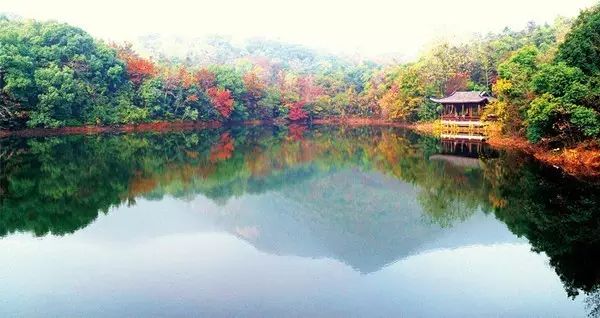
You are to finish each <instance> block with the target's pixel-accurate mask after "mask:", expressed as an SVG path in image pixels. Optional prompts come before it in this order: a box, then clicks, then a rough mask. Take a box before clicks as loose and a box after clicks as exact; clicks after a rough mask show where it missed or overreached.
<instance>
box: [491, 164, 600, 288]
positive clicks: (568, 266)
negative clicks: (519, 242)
mask: <svg viewBox="0 0 600 318" xmlns="http://www.w3.org/2000/svg"><path fill="white" fill-rule="evenodd" d="M502 165H503V166H504V167H503V169H501V173H500V174H497V175H495V180H494V183H495V185H496V186H497V191H498V196H499V197H501V198H503V200H504V201H505V202H506V203H505V204H503V205H502V206H501V207H499V208H497V209H496V216H497V217H498V218H499V219H500V220H502V221H504V222H505V223H506V224H507V225H508V227H509V228H510V230H511V231H512V232H513V233H515V234H517V235H519V236H525V237H526V238H527V239H528V240H529V242H530V243H531V245H532V246H533V248H534V250H535V251H537V252H544V253H546V254H547V255H548V257H549V258H550V265H552V266H553V267H554V268H555V270H556V272H557V274H558V275H559V277H560V278H561V280H562V282H563V283H564V285H565V288H566V290H567V292H568V294H569V295H571V296H575V295H577V294H578V292H579V291H584V292H586V293H589V292H593V291H594V290H596V289H597V287H598V283H600V258H599V257H600V217H599V215H598V212H599V209H598V205H597V204H598V202H600V186H599V185H597V184H589V183H585V182H582V181H578V180H574V179H572V178H568V177H565V176H563V175H561V174H559V173H558V172H557V171H554V170H551V169H546V168H544V167H541V166H539V165H537V164H533V163H531V162H524V161H523V160H516V159H515V158H514V157H511V156H507V157H505V158H504V160H503V161H502ZM499 170H500V169H496V172H498V171H499Z"/></svg>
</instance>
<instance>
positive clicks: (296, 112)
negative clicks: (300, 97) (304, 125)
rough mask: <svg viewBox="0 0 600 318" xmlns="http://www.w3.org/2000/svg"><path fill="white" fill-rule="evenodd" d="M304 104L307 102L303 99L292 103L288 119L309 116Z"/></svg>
mask: <svg viewBox="0 0 600 318" xmlns="http://www.w3.org/2000/svg"><path fill="white" fill-rule="evenodd" d="M304 105H305V103H304V102H303V101H300V102H295V103H293V104H291V106H290V112H289V113H288V119H289V120H291V121H299V120H303V119H306V118H308V113H307V112H306V111H305V110H304V109H303V107H304Z"/></svg>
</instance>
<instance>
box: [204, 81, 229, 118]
mask: <svg viewBox="0 0 600 318" xmlns="http://www.w3.org/2000/svg"><path fill="white" fill-rule="evenodd" d="M207 94H208V96H209V97H210V101H211V103H212V105H213V107H214V108H215V109H216V110H217V111H218V112H219V114H221V116H223V118H225V119H227V118H229V116H231V113H232V112H233V104H234V100H233V97H232V94H231V91H229V90H227V89H223V88H216V87H212V88H209V89H208V90H207Z"/></svg>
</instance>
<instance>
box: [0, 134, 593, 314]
mask: <svg viewBox="0 0 600 318" xmlns="http://www.w3.org/2000/svg"><path fill="white" fill-rule="evenodd" d="M0 168H1V170H0V284H1V286H2V287H1V288H0V316H2V317H78V316H85V317H117V316H118V317H143V316H215V317H231V316H236V317H265V316H274V317H281V316H291V317H306V316H310V317H440V316H444V317H490V316H493V317H582V316H586V315H591V316H594V315H597V314H598V311H599V308H600V293H599V292H598V286H599V283H600V211H599V208H598V203H599V202H600V186H598V184H597V183H591V182H589V181H582V180H577V179H574V178H571V177H567V176H564V175H563V174H561V173H560V171H558V170H556V169H554V168H552V167H545V166H543V165H540V164H539V163H537V162H535V161H534V160H532V159H531V158H528V157H527V156H525V155H522V154H519V153H511V152H505V151H496V150H493V149H490V148H489V147H487V146H486V145H485V144H481V143H467V142H459V141H453V140H440V139H438V138H433V137H426V136H419V135H417V134H415V133H412V132H410V131H406V130H402V129H399V128H391V127H336V126H316V127H311V128H307V127H305V126H297V125H291V126H289V127H276V126H258V127H246V128H229V129H228V128H221V129H212V130H199V131H182V132H167V133H140V134H120V135H110V134H105V135H88V136H58V137H44V138H29V139H25V138H5V139H2V140H0Z"/></svg>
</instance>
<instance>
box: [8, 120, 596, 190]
mask: <svg viewBox="0 0 600 318" xmlns="http://www.w3.org/2000/svg"><path fill="white" fill-rule="evenodd" d="M280 124H282V125H289V124H302V125H304V124H314V125H345V126H351V127H360V126H385V127H397V128H405V129H410V130H413V131H416V132H419V133H422V134H428V135H435V134H436V132H437V131H438V129H439V127H437V126H436V124H435V123H433V122H428V123H413V124H410V123H403V122H394V121H389V120H385V119H378V118H356V117H348V118H341V117H338V118H323V119H315V120H313V121H311V122H310V123H308V122H302V123H295V122H288V121H273V120H249V121H242V122H231V123H221V122H218V121H208V122H203V121H174V122H168V121H161V122H153V123H141V124H125V125H112V126H96V125H87V126H76V127H61V128H29V129H23V130H12V131H11V130H0V138H6V137H25V138H27V137H44V136H66V135H94V134H104V133H131V132H171V131H179V130H183V131H186V130H195V129H212V128H220V127H233V126H236V125H241V126H259V125H280ZM486 142H487V143H488V144H489V145H490V146H492V147H494V148H496V149H500V150H514V151H521V152H523V153H526V154H528V155H530V156H532V157H534V158H535V159H536V160H538V161H540V162H542V163H544V164H547V165H551V166H554V167H557V168H560V169H562V170H563V171H564V172H565V173H567V174H569V175H572V176H574V177H580V178H597V177H600V147H599V146H598V145H590V144H588V145H583V144H582V145H579V146H576V147H572V148H563V149H554V150H552V149H546V148H543V147H541V146H538V145H534V144H531V143H529V142H528V141H527V140H526V139H525V138H523V137H518V136H517V137H515V136H506V135H502V134H501V133H493V134H491V135H490V136H489V137H488V139H486Z"/></svg>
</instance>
